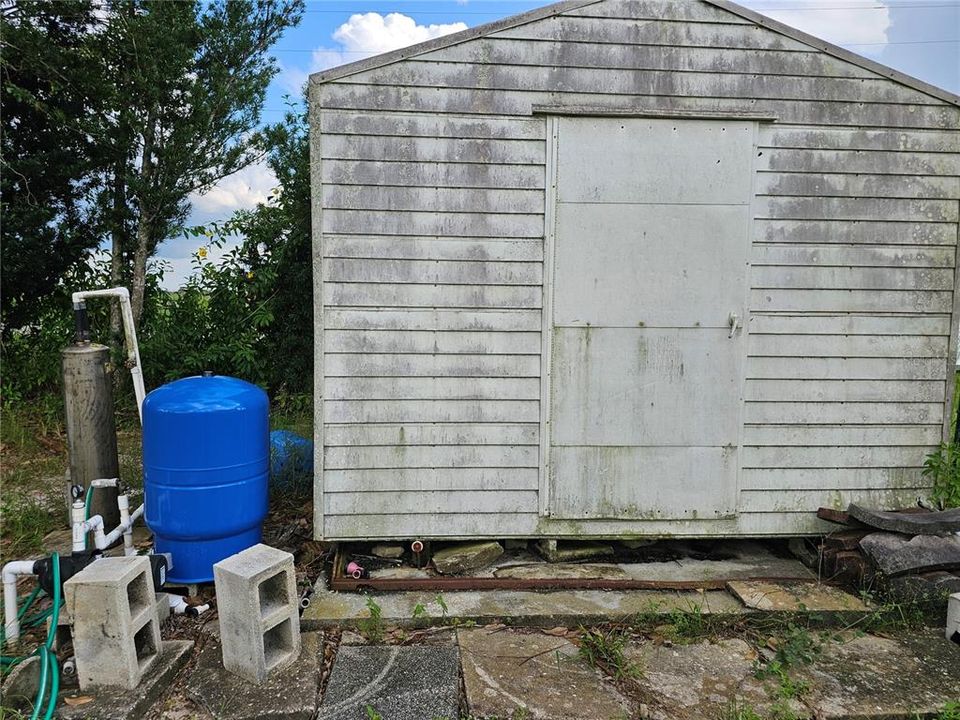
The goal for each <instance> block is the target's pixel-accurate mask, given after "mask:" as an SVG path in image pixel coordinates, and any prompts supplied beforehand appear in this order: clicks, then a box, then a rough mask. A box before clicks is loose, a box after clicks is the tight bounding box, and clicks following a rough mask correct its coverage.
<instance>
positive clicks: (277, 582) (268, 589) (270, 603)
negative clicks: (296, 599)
mask: <svg viewBox="0 0 960 720" xmlns="http://www.w3.org/2000/svg"><path fill="white" fill-rule="evenodd" d="M258 590H259V593H260V616H261V617H267V616H268V615H270V614H271V613H273V612H275V611H276V610H277V609H278V608H282V607H284V606H286V605H288V604H289V603H290V602H291V598H290V596H289V595H288V594H287V573H286V571H284V572H281V573H277V574H276V575H274V576H273V577H271V578H267V579H266V580H264V581H263V582H262V583H260V587H259V588H258Z"/></svg>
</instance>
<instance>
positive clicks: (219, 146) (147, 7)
mask: <svg viewBox="0 0 960 720" xmlns="http://www.w3.org/2000/svg"><path fill="white" fill-rule="evenodd" d="M303 9H304V3H303V0H262V1H255V0H230V1H229V2H226V1H225V0H214V1H213V2H200V1H199V0H183V1H181V2H151V1H150V0H118V1H117V2H111V3H107V4H105V5H104V4H102V3H96V2H93V1H92V0H68V1H67V2H58V3H48V2H31V1H29V0H27V1H26V2H18V3H16V4H13V5H11V6H10V7H6V8H4V11H3V14H2V16H0V22H2V27H0V30H2V37H3V52H2V60H0V62H2V73H3V83H2V84H3V96H2V102H3V107H4V121H5V132H4V133H3V139H2V150H3V164H4V166H3V173H2V192H3V200H4V224H3V232H4V238H3V258H2V259H3V284H4V298H3V322H4V329H5V333H6V334H8V335H9V334H10V333H11V332H12V331H13V330H16V329H19V328H21V327H23V326H25V325H30V324H34V323H35V320H36V318H37V316H38V314H39V313H40V310H41V308H40V307H39V306H40V305H42V303H43V299H44V297H45V295H46V294H47V293H49V292H51V291H52V290H53V288H55V287H56V286H57V284H58V281H59V279H60V278H61V277H62V275H63V274H64V273H65V272H67V271H68V270H69V269H70V268H72V267H74V266H76V265H77V264H79V263H81V262H82V261H83V260H84V259H85V258H86V257H87V254H88V253H89V252H90V251H92V250H93V249H95V248H97V247H104V246H105V245H106V244H109V245H110V248H111V259H112V263H111V266H110V282H111V284H113V285H117V284H125V285H128V286H129V287H130V289H131V299H132V304H133V310H134V317H135V319H136V320H138V321H139V319H140V317H141V314H142V311H143V307H144V306H145V300H146V292H147V285H148V280H147V266H148V260H149V258H150V257H151V256H152V255H153V253H154V252H155V250H156V248H157V246H158V245H159V244H160V243H161V242H163V241H164V240H165V239H167V238H169V237H171V236H173V235H175V234H176V233H177V232H179V229H180V228H181V226H182V224H183V221H184V219H185V218H186V216H187V213H188V210H189V202H188V198H189V196H190V194H191V193H193V192H202V191H204V190H206V189H208V188H209V187H210V186H211V184H212V183H214V182H216V181H217V180H218V179H220V178H222V177H225V176H226V175H229V174H231V173H233V172H236V171H237V170H239V169H241V168H243V167H245V166H247V165H249V164H250V163H252V162H254V161H256V160H259V159H260V157H261V156H262V154H263V144H262V140H263V136H262V135H261V133H260V132H259V126H260V116H261V111H262V107H263V101H264V98H265V96H266V88H267V85H268V84H269V82H270V80H271V79H272V77H273V76H274V75H275V74H276V72H277V71H278V65H277V63H276V61H275V59H274V58H273V57H271V56H270V55H269V49H270V47H271V46H272V45H273V43H275V42H276V40H277V39H278V38H279V37H280V34H281V33H282V32H283V31H284V30H285V29H286V28H288V27H290V26H293V25H296V24H297V23H298V22H299V20H300V17H301V15H302V12H303ZM117 317H118V316H117V315H116V314H114V316H113V322H114V330H115V331H116V322H117Z"/></svg>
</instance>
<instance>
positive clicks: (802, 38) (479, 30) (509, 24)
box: [310, 0, 960, 106]
mask: <svg viewBox="0 0 960 720" xmlns="http://www.w3.org/2000/svg"><path fill="white" fill-rule="evenodd" d="M602 2H605V0H562V1H561V2H558V3H554V4H552V5H547V6H545V7H542V8H537V9H535V10H531V11H530V12H526V13H522V14H520V15H513V16H511V17H508V18H503V19H501V20H497V21H495V22H492V23H487V24H484V25H478V26H477V27H474V28H470V29H469V30H464V31H462V32H458V33H453V34H451V35H445V36H443V37H440V38H435V39H433V40H428V41H426V42H422V43H418V44H416V45H410V46H408V47H404V48H400V49H399V50H393V51H391V52H387V53H382V54H380V55H374V56H373V57H369V58H365V59H363V60H358V61H357V62H352V63H347V64H346V65H340V66H338V67H335V68H331V69H329V70H323V71H321V72H318V73H314V74H313V75H311V76H310V81H311V82H312V83H325V82H331V81H334V80H339V79H341V78H345V77H349V76H351V75H355V74H357V73H361V72H365V71H367V70H372V69H375V68H379V67H383V66H385V65H391V64H394V63H397V62H400V61H401V60H406V59H408V58H412V57H416V56H418V55H423V54H425V53H429V52H433V51H435V50H440V49H443V48H446V47H451V46H453V45H459V44H461V43H465V42H469V41H471V40H475V39H478V38H482V37H486V36H488V35H492V34H493V33H497V32H500V31H502V30H507V29H509V28H514V27H518V26H521V25H526V24H528V23H533V22H536V21H538V20H545V19H547V18H551V17H555V16H557V15H561V14H563V13H565V12H568V11H570V10H575V9H578V8H582V7H586V6H589V5H594V4H597V3H602ZM700 2H704V3H706V4H709V5H712V6H715V7H717V8H719V9H721V10H724V11H727V12H730V13H732V14H734V15H738V16H740V17H742V18H745V19H747V20H749V21H750V22H752V23H754V24H756V25H759V26H761V27H764V28H766V29H768V30H771V31H773V32H775V33H778V34H780V35H784V36H786V37H789V38H792V39H793V40H796V41H798V42H801V43H803V44H805V45H809V46H810V47H813V48H815V49H817V50H819V51H821V52H824V53H826V54H828V55H832V56H833V57H836V58H838V59H840V60H843V61H845V62H849V63H851V64H853V65H857V66H859V67H862V68H864V69H866V70H869V71H871V72H875V73H877V74H878V75H881V76H883V77H886V78H888V79H890V80H892V81H894V82H897V83H899V84H901V85H905V86H907V87H909V88H912V89H914V90H918V91H920V92H922V93H925V94H927V95H930V96H932V97H935V98H937V99H939V100H943V101H944V102H947V103H950V104H952V105H957V106H960V95H956V94H954V93H952V92H949V91H948V90H944V89H943V88H939V87H937V86H936V85H931V84H930V83H927V82H924V81H923V80H919V79H917V78H914V77H911V76H910V75H907V74H905V73H902V72H900V71H898V70H894V69H893V68H890V67H887V66H886V65H882V64H881V63H878V62H875V61H873V60H870V59H869V58H865V57H863V56H862V55H857V54H856V53H853V52H850V51H849V50H845V49H844V48H841V47H839V46H837V45H834V44H832V43H829V42H827V41H826V40H822V39H820V38H817V37H815V36H813V35H809V34H808V33H805V32H803V31H801V30H797V29H796V28H793V27H790V26H789V25H785V24H784V23H781V22H778V21H776V20H773V19H771V18H769V17H767V16H765V15H762V14H760V13H758V12H755V11H753V10H750V9H748V8H745V7H743V6H741V5H738V4H736V3H734V2H731V1H730V0H700Z"/></svg>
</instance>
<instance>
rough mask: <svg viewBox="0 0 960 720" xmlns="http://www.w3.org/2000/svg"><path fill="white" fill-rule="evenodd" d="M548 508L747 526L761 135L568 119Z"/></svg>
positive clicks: (711, 127) (733, 128) (737, 126)
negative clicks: (746, 381)
mask: <svg viewBox="0 0 960 720" xmlns="http://www.w3.org/2000/svg"><path fill="white" fill-rule="evenodd" d="M551 126H552V128H553V131H554V132H553V141H552V142H553V143H554V145H553V148H552V150H553V151H552V152H551V153H550V156H551V161H550V165H551V167H550V168H549V169H548V171H549V172H550V175H551V178H553V179H554V180H555V183H556V185H555V187H556V190H555V193H554V197H555V200H554V206H553V231H552V233H550V235H551V237H549V238H548V258H550V257H551V256H552V259H549V260H548V262H552V265H553V266H552V277H553V293H552V297H551V298H548V301H547V307H548V313H549V315H548V317H549V316H550V315H552V322H550V323H549V325H548V328H547V330H548V333H549V334H550V347H551V357H550V364H551V369H550V374H549V387H550V399H551V402H550V408H549V411H548V413H547V415H546V416H545V422H547V423H549V428H548V429H547V432H546V435H545V436H546V437H547V438H549V447H548V449H547V451H548V453H549V455H548V468H547V470H548V477H549V482H550V487H549V492H548V498H549V500H548V505H547V508H548V509H549V512H550V514H551V515H552V516H553V517H557V518H571V519H573V518H609V519H616V520H634V519H636V520H642V519H689V518H700V519H709V518H718V517H729V516H730V515H731V514H734V513H736V511H737V474H738V471H739V444H740V442H739V437H740V428H741V419H740V416H741V405H742V402H741V385H742V367H743V357H744V347H745V337H744V334H745V331H744V330H743V327H744V322H743V319H744V310H745V303H746V293H747V259H748V255H747V253H748V247H749V229H750V227H749V226H750V199H751V197H752V156H753V154H754V152H755V151H754V140H753V138H754V124H753V123H752V122H743V121H730V122H724V121H714V120H672V119H671V120H661V119H636V118H631V119H626V118H622V119H621V118H554V119H552V120H551Z"/></svg>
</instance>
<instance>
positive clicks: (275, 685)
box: [184, 633, 323, 720]
mask: <svg viewBox="0 0 960 720" xmlns="http://www.w3.org/2000/svg"><path fill="white" fill-rule="evenodd" d="M300 641H301V651H300V656H299V657H298V658H297V660H296V662H294V663H293V664H292V665H289V666H288V667H286V668H283V669H281V670H277V671H276V672H274V673H271V674H270V675H269V676H268V677H267V679H266V680H265V681H264V682H262V683H261V684H259V685H257V684H254V683H252V682H250V681H249V680H245V679H243V678H241V677H240V676H238V675H234V674H233V673H232V672H230V671H228V670H226V669H224V667H223V661H222V658H221V649H220V643H219V642H218V641H216V640H209V641H208V642H207V644H206V645H205V646H204V647H203V650H201V651H200V657H199V658H198V659H197V666H196V668H195V669H194V670H193V671H192V672H191V673H189V674H188V675H187V677H186V680H185V685H184V690H185V693H186V695H187V696H188V697H190V698H191V699H193V700H195V701H196V702H198V703H199V704H200V705H202V706H203V707H204V708H205V709H206V710H207V711H208V712H209V713H210V714H211V715H213V717H214V718H217V720H256V719H257V718H270V719H271V720H307V719H308V718H312V717H313V716H314V715H315V714H316V712H317V690H318V688H319V684H320V651H321V646H322V644H323V643H322V641H323V635H322V634H321V633H303V634H302V635H301V636H300Z"/></svg>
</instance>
